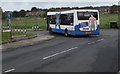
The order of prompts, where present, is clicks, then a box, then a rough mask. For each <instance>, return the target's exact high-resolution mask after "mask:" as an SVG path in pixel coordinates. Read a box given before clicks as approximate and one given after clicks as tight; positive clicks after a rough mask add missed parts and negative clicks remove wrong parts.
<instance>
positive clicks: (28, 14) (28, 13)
mask: <svg viewBox="0 0 120 74" xmlns="http://www.w3.org/2000/svg"><path fill="white" fill-rule="evenodd" d="M44 13H45V12H44V11H33V12H27V13H26V16H42V15H43V14H44Z"/></svg>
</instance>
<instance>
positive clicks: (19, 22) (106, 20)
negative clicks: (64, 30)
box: [3, 14, 120, 29]
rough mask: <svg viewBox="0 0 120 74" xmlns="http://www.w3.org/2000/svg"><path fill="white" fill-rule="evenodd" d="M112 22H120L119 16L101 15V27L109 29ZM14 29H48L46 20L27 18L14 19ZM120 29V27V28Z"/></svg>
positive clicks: (5, 22) (4, 22)
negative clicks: (33, 27) (35, 26)
mask: <svg viewBox="0 0 120 74" xmlns="http://www.w3.org/2000/svg"><path fill="white" fill-rule="evenodd" d="M111 21H117V22H118V14H101V15H100V25H101V26H100V27H101V28H102V29H103V28H109V27H110V22H111ZM7 23H8V20H3V25H6V24H7ZM11 23H12V24H11V26H12V28H32V26H34V25H36V24H38V25H39V26H40V28H46V20H45V19H44V18H41V17H25V18H13V19H12V22H11ZM119 26H120V25H119ZM119 28H120V27H119Z"/></svg>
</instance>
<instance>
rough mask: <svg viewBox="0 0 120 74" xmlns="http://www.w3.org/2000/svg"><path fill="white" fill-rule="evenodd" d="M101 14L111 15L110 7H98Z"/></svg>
mask: <svg viewBox="0 0 120 74" xmlns="http://www.w3.org/2000/svg"><path fill="white" fill-rule="evenodd" d="M95 9H97V10H98V11H99V12H100V14H109V13H110V7H109V6H103V7H96V8H95Z"/></svg>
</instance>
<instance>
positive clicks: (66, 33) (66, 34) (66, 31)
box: [65, 29, 69, 37]
mask: <svg viewBox="0 0 120 74" xmlns="http://www.w3.org/2000/svg"><path fill="white" fill-rule="evenodd" d="M65 36H66V37H68V36H69V35H68V30H67V29H65Z"/></svg>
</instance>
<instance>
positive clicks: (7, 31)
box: [3, 30, 11, 32]
mask: <svg viewBox="0 0 120 74" xmlns="http://www.w3.org/2000/svg"><path fill="white" fill-rule="evenodd" d="M3 32H11V30H3Z"/></svg>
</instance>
